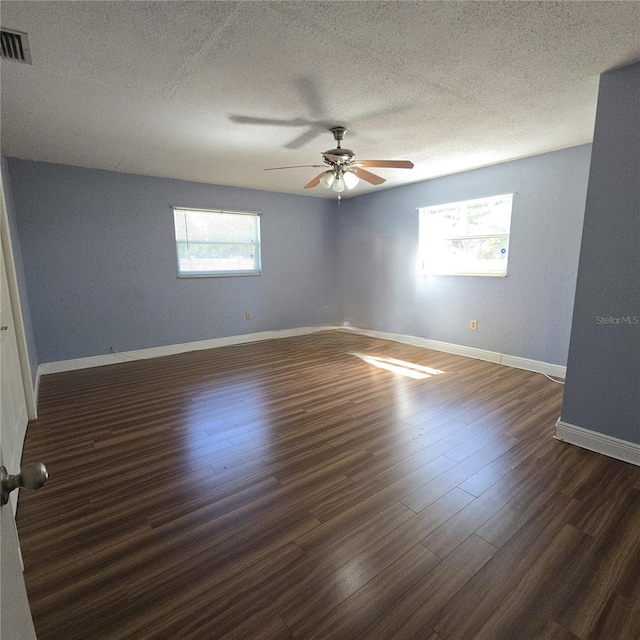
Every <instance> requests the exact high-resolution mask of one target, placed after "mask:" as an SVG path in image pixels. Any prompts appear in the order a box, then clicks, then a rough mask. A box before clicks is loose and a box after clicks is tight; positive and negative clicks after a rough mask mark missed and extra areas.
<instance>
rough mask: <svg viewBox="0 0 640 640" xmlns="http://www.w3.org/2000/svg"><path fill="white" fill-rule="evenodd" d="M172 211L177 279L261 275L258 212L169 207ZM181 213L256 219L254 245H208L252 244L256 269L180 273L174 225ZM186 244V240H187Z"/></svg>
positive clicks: (178, 244) (176, 230) (260, 242)
mask: <svg viewBox="0 0 640 640" xmlns="http://www.w3.org/2000/svg"><path fill="white" fill-rule="evenodd" d="M171 209H172V211H173V239H174V245H175V250H176V266H177V269H178V278H226V277H238V276H260V275H262V238H261V228H260V226H261V225H260V218H261V216H262V213H261V212H259V211H232V210H230V209H204V208H201V207H185V206H178V205H173V206H172V207H171ZM180 212H183V213H185V215H186V213H188V212H194V213H214V214H215V213H217V214H225V215H234V216H235V215H237V216H252V217H254V218H255V219H256V235H255V240H256V241H255V244H254V243H246V242H224V243H222V242H220V243H215V242H210V243H208V244H229V245H234V244H235V245H238V246H241V245H247V244H252V245H254V246H255V248H256V252H257V258H256V260H255V264H256V268H255V269H232V270H217V271H193V272H188V271H182V269H181V266H180V248H179V247H180V243H181V242H182V241H180V240H178V228H177V225H176V213H180ZM187 242H188V240H187ZM193 242H194V243H195V242H198V240H193Z"/></svg>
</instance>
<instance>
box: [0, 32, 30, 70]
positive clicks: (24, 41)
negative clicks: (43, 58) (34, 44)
mask: <svg viewBox="0 0 640 640" xmlns="http://www.w3.org/2000/svg"><path fill="white" fill-rule="evenodd" d="M0 37H1V38H2V59H3V60H15V61H16V62H25V63H26V64H31V49H30V48H29V37H28V36H27V34H26V33H22V32H21V31H11V29H2V30H0Z"/></svg>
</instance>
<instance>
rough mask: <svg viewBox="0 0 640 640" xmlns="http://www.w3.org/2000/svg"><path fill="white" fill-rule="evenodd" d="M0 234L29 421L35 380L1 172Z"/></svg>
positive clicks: (33, 413)
mask: <svg viewBox="0 0 640 640" xmlns="http://www.w3.org/2000/svg"><path fill="white" fill-rule="evenodd" d="M0 233H1V234H2V248H3V251H4V258H5V265H6V268H7V281H8V283H9V297H10V299H11V308H12V310H13V324H14V329H15V333H16V341H17V343H18V358H19V359H20V372H21V374H22V386H23V388H24V398H25V402H26V405H27V416H28V417H29V420H35V418H37V417H38V408H37V405H36V396H35V393H34V388H33V378H32V377H31V365H30V362H29V347H28V346H27V332H26V330H25V326H24V319H23V316H22V304H21V303H20V293H19V289H18V276H17V273H16V263H15V255H14V252H13V244H12V242H11V232H10V230H9V216H8V214H7V202H6V200H5V197H4V181H3V179H2V173H1V172H0Z"/></svg>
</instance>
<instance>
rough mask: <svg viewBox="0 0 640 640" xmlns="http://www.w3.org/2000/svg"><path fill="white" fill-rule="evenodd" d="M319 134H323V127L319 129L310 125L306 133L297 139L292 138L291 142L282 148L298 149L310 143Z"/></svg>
mask: <svg viewBox="0 0 640 640" xmlns="http://www.w3.org/2000/svg"><path fill="white" fill-rule="evenodd" d="M321 133H324V127H322V128H320V127H315V126H313V125H312V126H311V128H310V129H309V130H308V131H305V132H304V133H303V134H301V135H299V136H298V137H297V138H294V139H293V140H292V141H291V142H287V144H285V145H284V148H285V149H299V148H300V147H302V146H304V145H305V144H307V142H311V140H313V139H314V138H317V137H318V136H319V135H320V134H321Z"/></svg>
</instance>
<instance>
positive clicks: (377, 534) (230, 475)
mask: <svg viewBox="0 0 640 640" xmlns="http://www.w3.org/2000/svg"><path fill="white" fill-rule="evenodd" d="M355 354H361V355H363V354H364V355H365V356H368V357H369V358H368V361H367V360H363V359H362V358H361V357H359V356H358V355H355ZM370 356H373V357H377V358H380V360H378V361H377V362H378V364H382V365H383V366H388V365H391V366H392V368H393V367H395V371H388V370H385V369H380V368H378V367H376V366H374V364H373V363H374V362H376V361H373V360H371V358H370ZM385 359H386V360H385ZM389 359H393V361H391V362H390V361H389ZM397 361H401V362H397ZM403 362H404V363H406V364H404V365H403V364H402V363H403ZM409 363H410V364H409ZM416 365H419V366H418V367H416ZM425 367H426V368H428V369H426V370H425ZM429 369H436V370H441V371H442V373H439V374H437V373H433V372H431V373H429ZM402 373H412V374H413V375H422V374H423V375H425V376H427V375H428V376H429V377H422V378H419V379H414V378H410V377H405V376H404V375H402ZM561 396H562V386H561V385H559V384H556V383H554V382H551V381H550V380H548V379H546V378H545V377H544V376H542V375H540V374H535V373H530V372H526V371H519V370H517V369H509V368H506V367H502V366H499V365H494V364H491V363H487V362H481V361H478V360H472V359H467V358H463V357H458V356H452V355H448V354H443V353H439V352H434V351H427V350H423V349H418V348H414V347H411V346H407V345H401V344H397V343H392V342H385V341H379V340H375V339H371V338H366V337H362V336H357V335H352V334H348V333H342V332H326V333H320V334H315V335H312V336H304V337H298V338H287V339H282V340H273V341H268V342H262V343H254V344H248V345H240V346H233V347H225V348H221V349H216V350H211V351H201V352H195V353H190V354H184V355H178V356H172V357H168V358H162V359H156V360H153V361H137V362H133V361H132V362H124V363H123V364H121V365H113V366H108V367H101V368H96V369H89V370H84V371H78V372H70V373H61V374H56V375H50V376H45V377H44V378H43V379H42V384H41V391H40V407H39V411H40V417H39V419H38V420H37V421H35V422H33V423H32V424H31V425H30V427H29V430H28V434H27V440H26V446H25V453H24V459H25V461H26V462H28V461H40V460H41V461H44V462H45V463H46V464H47V466H48V468H49V472H50V477H51V479H50V482H49V484H48V485H47V486H46V487H45V488H44V489H42V490H41V491H38V492H34V493H31V494H28V493H25V492H23V493H22V495H21V497H20V506H19V510H18V527H19V533H20V538H21V541H22V550H23V554H24V560H25V565H26V573H25V575H26V581H27V588H28V592H29V596H30V600H31V605H32V609H33V616H34V622H35V626H36V630H37V632H38V637H39V638H40V640H46V639H56V640H73V639H75V638H78V639H82V640H88V639H91V638H114V639H118V640H124V639H132V640H133V639H135V640H144V639H153V640H164V639H170V638H198V639H203V640H208V639H217V638H247V639H256V640H257V639H266V638H305V639H307V638H308V639H312V638H318V639H323V640H325V639H339V640H346V639H351V638H359V639H380V640H396V639H403V640H404V639H410V638H419V639H421V640H436V639H454V640H464V639H468V638H469V639H470V638H476V639H491V640H494V639H505V640H526V639H529V638H531V639H533V638H536V639H543V638H546V639H552V638H553V639H557V640H569V639H572V640H574V639H576V638H581V639H585V640H586V639H589V640H615V639H623V638H624V639H628V640H638V638H640V468H638V467H633V466H631V465H628V464H625V463H623V462H619V461H616V460H612V459H609V458H606V457H603V456H599V455H597V454H593V453H590V452H588V451H585V450H582V449H580V448H577V447H573V446H571V445H567V444H564V443H561V442H558V441H556V440H554V439H553V433H554V424H555V420H556V419H557V418H558V416H559V414H560V402H561Z"/></svg>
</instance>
